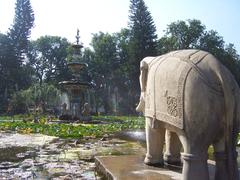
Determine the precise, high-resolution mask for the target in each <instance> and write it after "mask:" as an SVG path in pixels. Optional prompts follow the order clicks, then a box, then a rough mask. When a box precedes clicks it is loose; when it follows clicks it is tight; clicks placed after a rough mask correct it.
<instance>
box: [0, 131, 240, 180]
mask: <svg viewBox="0 0 240 180" xmlns="http://www.w3.org/2000/svg"><path fill="white" fill-rule="evenodd" d="M145 151H146V150H145V134H144V132H141V131H139V132H138V131H137V132H124V133H117V134H116V135H115V136H105V137H103V138H101V139H92V138H90V137H85V138H83V139H81V140H79V139H59V138H57V137H52V136H45V135H41V134H27V135H23V134H18V133H14V132H0V179H27V180H31V179H37V180H40V179H41V180H42V179H53V180H61V179H81V180H84V179H86V180H97V179H101V177H99V176H98V175H97V174H96V172H95V164H94V157H95V156H102V155H129V154H138V155H144V154H145ZM238 151H239V153H240V148H238ZM238 160H239V167H240V158H239V159H238Z"/></svg>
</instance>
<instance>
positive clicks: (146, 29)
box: [129, 0, 157, 107]
mask: <svg viewBox="0 0 240 180" xmlns="http://www.w3.org/2000/svg"><path fill="white" fill-rule="evenodd" d="M129 29H130V33H131V38H130V43H129V52H130V59H129V68H130V69H129V72H130V80H131V88H130V90H131V92H130V97H132V100H131V104H132V105H131V107H134V106H135V105H136V103H137V101H138V97H139V92H140V85H139V80H138V77H139V74H140V70H139V64H140V61H141V60H142V59H143V58H144V57H146V56H156V55H157V35H156V27H155V25H154V22H153V19H152V16H151V14H150V12H149V11H148V8H147V6H146V5H145V3H144V1H143V0H130V15H129Z"/></svg>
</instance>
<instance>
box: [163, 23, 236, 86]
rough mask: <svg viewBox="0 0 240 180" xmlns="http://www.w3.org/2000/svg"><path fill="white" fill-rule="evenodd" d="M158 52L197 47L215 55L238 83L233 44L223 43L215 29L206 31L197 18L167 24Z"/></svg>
mask: <svg viewBox="0 0 240 180" xmlns="http://www.w3.org/2000/svg"><path fill="white" fill-rule="evenodd" d="M158 47H159V52H160V53H161V54H163V53H167V52H169V51H172V50H177V49H189V48H197V49H201V50H205V51H208V52H210V53H212V54H213V55H214V56H216V57H217V58H218V59H219V60H220V61H221V62H222V63H223V64H224V65H225V66H226V67H227V68H228V69H229V70H230V71H231V72H232V73H233V74H234V76H235V78H236V79H237V81H238V83H239V84H240V73H239V68H240V63H239V55H238V54H237V52H236V49H235V48H234V46H233V44H229V45H227V46H226V45H225V42H224V40H223V37H221V36H220V35H219V34H218V32H217V31H213V30H210V31H207V30H206V27H205V26H204V25H203V24H202V23H201V21H199V20H194V19H193V20H187V21H177V22H173V23H171V24H170V25H168V27H167V30H166V34H165V35H164V36H163V37H162V38H161V39H160V40H159V46H158Z"/></svg>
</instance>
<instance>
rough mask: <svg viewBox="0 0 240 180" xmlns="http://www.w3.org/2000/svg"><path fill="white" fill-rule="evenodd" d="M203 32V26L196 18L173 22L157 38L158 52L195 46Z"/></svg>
mask: <svg viewBox="0 0 240 180" xmlns="http://www.w3.org/2000/svg"><path fill="white" fill-rule="evenodd" d="M204 32H205V26H204V25H203V24H202V23H201V21H199V20H196V19H192V20H191V19H189V20H187V21H177V22H173V23H171V24H169V25H168V27H167V30H166V34H165V35H164V36H163V37H162V38H161V39H160V40H159V47H158V48H159V52H160V54H163V53H167V52H169V51H172V50H176V49H189V48H197V47H199V43H200V38H202V36H203V34H204Z"/></svg>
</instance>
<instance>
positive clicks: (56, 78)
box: [27, 36, 70, 85]
mask: <svg viewBox="0 0 240 180" xmlns="http://www.w3.org/2000/svg"><path fill="white" fill-rule="evenodd" d="M68 46H69V42H68V41H67V39H65V38H61V37H58V36H42V37H40V38H39V39H37V40H36V41H32V42H31V44H30V46H29V51H28V54H27V56H28V60H29V64H30V65H31V66H32V67H33V69H34V72H35V76H36V78H37V80H38V82H39V83H40V85H41V84H42V83H43V81H45V82H48V83H49V82H50V83H53V84H58V82H60V81H63V80H66V79H68V78H70V74H69V71H68V68H67V61H66V58H67V48H68Z"/></svg>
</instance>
